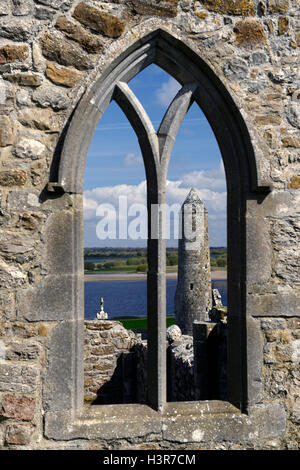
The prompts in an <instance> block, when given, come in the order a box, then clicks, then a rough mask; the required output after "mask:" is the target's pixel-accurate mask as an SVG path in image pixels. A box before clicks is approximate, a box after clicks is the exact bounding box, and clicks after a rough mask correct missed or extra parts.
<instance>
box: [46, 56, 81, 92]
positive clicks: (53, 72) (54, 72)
mask: <svg viewBox="0 0 300 470" xmlns="http://www.w3.org/2000/svg"><path fill="white" fill-rule="evenodd" d="M46 76H47V78H49V80H51V81H52V82H53V83H55V84H56V85H63V86H65V87H68V88H72V87H73V86H75V85H76V84H77V83H78V82H80V80H81V78H82V74H81V73H80V72H76V71H75V70H70V69H67V68H65V67H57V66H56V65H54V64H51V63H50V62H49V63H48V65H47V69H46Z"/></svg>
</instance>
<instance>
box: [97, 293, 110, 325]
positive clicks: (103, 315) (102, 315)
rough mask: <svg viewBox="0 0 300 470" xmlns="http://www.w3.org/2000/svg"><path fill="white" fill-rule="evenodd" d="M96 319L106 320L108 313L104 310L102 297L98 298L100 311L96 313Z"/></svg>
mask: <svg viewBox="0 0 300 470" xmlns="http://www.w3.org/2000/svg"><path fill="white" fill-rule="evenodd" d="M97 319H98V320H107V319H108V313H106V312H104V300H103V297H101V298H100V312H98V313H97Z"/></svg>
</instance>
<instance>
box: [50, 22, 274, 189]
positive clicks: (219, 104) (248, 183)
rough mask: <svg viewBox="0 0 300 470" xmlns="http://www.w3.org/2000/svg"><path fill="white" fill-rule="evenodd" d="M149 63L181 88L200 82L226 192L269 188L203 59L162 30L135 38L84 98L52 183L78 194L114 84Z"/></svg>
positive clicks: (198, 92)
mask: <svg viewBox="0 0 300 470" xmlns="http://www.w3.org/2000/svg"><path fill="white" fill-rule="evenodd" d="M152 63H155V64H156V65H158V66H160V67H161V68H162V69H164V70H165V71H166V72H168V73H169V74H170V75H172V76H173V77H174V78H175V79H176V80H177V81H178V82H179V83H181V85H183V86H184V85H187V84H191V83H196V84H197V85H198V86H197V87H196V89H195V90H194V91H193V98H194V99H195V101H196V102H197V103H198V105H199V106H200V107H201V109H202V111H203V112H204V114H205V115H206V117H207V119H208V121H209V123H210V125H211V127H212V129H213V131H214V134H215V136H216V139H217V141H218V143H219V146H220V150H221V153H222V157H223V161H224V167H225V172H226V175H227V186H228V190H229V191H230V190H231V189H233V188H236V186H237V185H238V184H242V185H243V187H244V189H245V188H246V189H248V190H252V191H255V190H265V191H268V190H269V186H268V184H266V183H265V181H264V175H263V174H261V172H260V167H259V164H258V162H257V161H256V157H255V153H254V150H253V146H252V143H251V138H250V134H249V131H248V129H247V126H246V123H245V121H244V119H243V117H242V115H241V113H240V111H239V109H238V107H237V106H236V104H235V102H234V100H233V98H232V96H231V95H230V93H229V92H228V90H227V89H226V87H225V86H224V85H223V83H222V81H221V80H220V79H219V78H218V77H217V75H216V74H215V73H214V72H213V70H212V69H211V68H210V67H209V66H208V65H207V63H206V62H205V61H204V60H203V59H202V58H201V57H199V56H198V55H197V54H196V53H195V52H194V51H192V50H191V49H190V48H189V47H188V46H187V45H185V44H184V43H183V42H181V41H179V40H178V39H175V38H174V37H173V36H171V35H170V34H169V33H167V32H166V31H163V30H161V29H158V30H156V31H155V32H152V33H150V34H148V35H147V36H145V37H143V38H141V39H140V40H138V41H136V42H135V43H134V44H133V45H132V46H131V47H129V48H128V49H127V51H125V52H124V53H122V54H121V55H120V56H119V57H118V58H117V59H116V60H115V61H114V62H113V63H112V64H111V65H110V66H109V67H108V68H107V69H106V71H105V72H104V73H103V74H102V75H101V77H100V78H99V79H98V80H97V81H96V82H95V83H94V85H93V86H92V87H91V89H90V90H89V91H88V92H87V93H86V94H85V95H84V96H83V98H82V99H81V101H80V102H79V104H78V106H77V108H76V110H75V112H74V114H73V116H72V119H71V123H70V126H69V128H68V130H67V133H66V136H65V139H64V142H63V145H62V150H61V152H60V158H59V164H58V171H57V175H56V181H55V183H56V184H57V185H58V186H59V187H61V188H62V189H63V190H64V191H65V192H68V193H79V194H81V193H82V191H83V176H84V167H85V160H86V155H87V152H88V148H89V145H90V142H91V139H92V136H93V134H94V131H95V128H96V126H97V123H98V121H99V119H100V118H101V116H102V114H103V113H104V111H105V109H106V108H107V106H108V104H109V103H110V101H111V100H112V99H114V94H115V90H116V86H117V84H118V82H123V83H128V82H129V80H131V79H132V78H133V77H134V76H135V75H137V74H138V73H139V72H141V71H142V70H143V69H144V68H146V67H147V66H148V65H150V64H152Z"/></svg>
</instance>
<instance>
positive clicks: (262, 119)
mask: <svg viewBox="0 0 300 470" xmlns="http://www.w3.org/2000/svg"><path fill="white" fill-rule="evenodd" d="M255 123H256V124H257V125H258V126H269V125H270V124H273V125H274V126H279V125H280V124H281V117H280V116H277V115H275V114H274V115H273V114H269V115H266V116H255Z"/></svg>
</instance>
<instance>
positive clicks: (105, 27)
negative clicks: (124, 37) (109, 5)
mask: <svg viewBox="0 0 300 470" xmlns="http://www.w3.org/2000/svg"><path fill="white" fill-rule="evenodd" d="M73 16H74V18H76V20H78V21H79V22H80V23H82V24H83V25H85V26H88V27H89V28H91V29H93V30H94V31H97V32H99V33H102V34H104V35H105V36H108V37H110V38H117V37H119V36H121V34H122V33H123V31H124V29H125V21H124V20H122V19H120V18H118V17H116V16H114V15H111V14H110V13H106V12H104V11H103V10H98V8H95V7H92V6H90V5H88V4H87V3H79V5H77V7H76V8H75V10H74V13H73Z"/></svg>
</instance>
